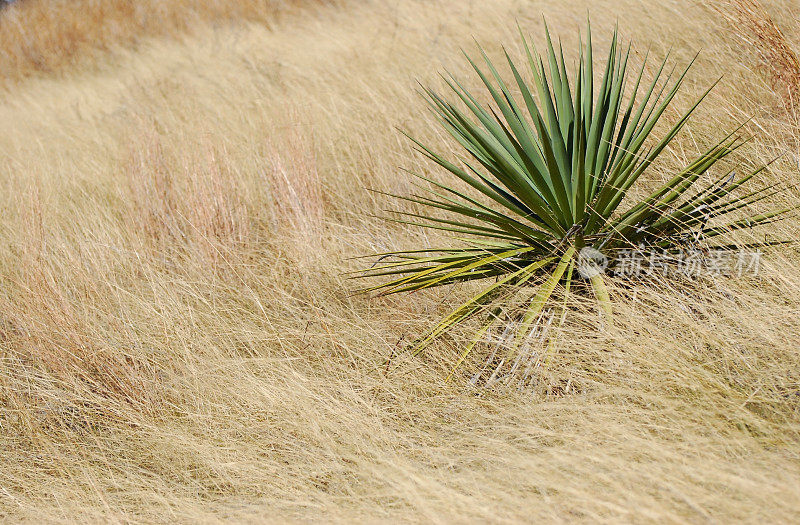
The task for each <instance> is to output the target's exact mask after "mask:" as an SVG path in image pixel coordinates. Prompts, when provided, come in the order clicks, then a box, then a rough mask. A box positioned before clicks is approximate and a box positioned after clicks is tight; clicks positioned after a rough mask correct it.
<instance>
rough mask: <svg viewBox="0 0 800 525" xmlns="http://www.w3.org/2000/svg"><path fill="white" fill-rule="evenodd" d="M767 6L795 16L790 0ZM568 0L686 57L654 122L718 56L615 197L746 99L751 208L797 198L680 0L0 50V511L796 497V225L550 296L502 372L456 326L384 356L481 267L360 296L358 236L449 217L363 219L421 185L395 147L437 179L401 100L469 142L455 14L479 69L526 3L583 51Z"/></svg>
mask: <svg viewBox="0 0 800 525" xmlns="http://www.w3.org/2000/svg"><path fill="white" fill-rule="evenodd" d="M33 1H34V0H31V2H33ZM73 4H81V5H82V6H84V8H85V10H86V12H87V13H89V12H92V11H91V9H92V6H93V5H94V3H93V2H86V3H83V2H73ZM764 8H765V9H766V10H767V11H768V12H769V13H770V15H771V16H772V19H773V20H775V21H777V23H778V24H779V25H780V26H781V27H780V29H781V31H782V35H783V37H784V38H785V39H786V41H787V42H794V41H796V40H797V38H796V37H797V35H798V31H800V26H797V25H796V22H793V21H794V20H796V19H797V18H796V17H793V16H791V13H792V9H793V5H792V4H791V3H789V2H781V1H776V2H770V3H769V4H767V3H766V2H765V3H764ZM587 10H588V11H589V13H590V16H591V19H592V24H593V25H592V27H593V30H594V35H595V45H596V46H597V48H598V49H603V50H607V49H608V45H609V44H610V35H611V33H612V30H613V26H614V23H615V22H616V21H617V20H619V23H620V32H621V36H622V37H623V38H624V39H626V40H627V39H629V38H630V39H632V40H633V41H634V42H635V47H634V48H633V53H632V58H631V60H632V63H636V64H641V63H642V62H641V60H642V59H643V58H644V53H645V51H646V49H647V48H648V47H649V48H650V54H651V56H655V57H659V58H663V57H664V56H665V55H666V53H667V50H668V49H669V48H672V50H673V51H672V58H671V59H670V64H673V63H674V64H677V65H678V66H679V67H680V66H685V65H686V64H687V63H688V62H689V61H690V60H691V58H692V56H693V55H694V52H695V51H697V50H701V51H702V54H701V55H700V57H699V58H698V60H697V62H696V64H695V66H693V68H692V71H691V72H690V73H689V75H688V76H687V78H686V80H685V82H684V86H683V88H682V93H683V94H682V95H679V96H678V97H676V100H675V109H674V110H670V111H668V112H667V113H666V114H665V115H664V117H663V119H664V126H663V127H662V128H661V129H660V132H663V131H665V130H668V129H669V128H668V126H669V124H674V122H675V120H676V119H677V118H679V117H680V115H681V114H682V113H683V112H684V111H685V110H686V109H688V107H689V106H690V105H691V103H692V102H693V100H695V99H696V98H697V96H699V95H700V94H702V93H703V91H704V90H705V89H706V88H707V87H708V86H709V84H710V82H711V81H713V79H716V78H717V77H719V76H720V75H724V77H723V79H722V81H721V82H720V84H719V85H718V86H717V88H716V89H715V90H713V91H712V92H711V93H710V94H709V95H708V97H707V98H706V100H705V102H704V103H703V105H701V106H700V107H699V108H698V109H697V110H696V111H695V114H694V116H693V118H692V120H691V122H690V124H688V126H687V128H685V129H684V130H683V131H682V132H681V133H680V134H679V135H678V136H677V137H676V139H675V140H674V141H673V142H672V143H671V144H670V145H669V147H668V148H667V149H666V150H665V152H664V154H663V155H662V158H660V159H659V161H658V162H657V163H656V164H654V166H653V167H651V169H650V170H649V171H650V173H649V175H648V176H647V177H645V178H643V179H642V180H640V181H639V183H637V185H641V189H640V190H632V191H633V194H632V198H633V199H634V201H633V202H636V200H637V199H640V198H643V197H646V195H647V194H649V192H650V191H652V190H653V189H654V188H656V187H657V186H658V185H659V184H660V183H664V182H666V181H667V180H669V179H670V178H671V177H672V176H674V174H675V173H676V172H677V170H680V169H681V168H682V167H683V166H685V165H686V164H687V162H691V159H693V158H696V157H697V155H698V154H699V153H701V152H703V151H705V150H706V149H708V148H709V147H710V146H712V145H713V144H715V143H716V141H717V140H718V139H719V138H721V137H720V133H721V130H730V129H732V128H733V127H735V125H736V123H737V122H739V121H742V120H744V119H746V118H748V117H753V120H752V121H750V122H749V123H748V124H747V125H746V128H745V131H746V132H748V133H750V134H752V135H753V136H754V139H753V140H752V141H750V142H748V143H747V144H745V145H744V146H742V147H741V148H740V149H739V150H737V151H736V152H734V153H733V154H731V156H730V157H731V159H730V163H732V164H730V166H733V165H735V166H741V167H740V168H739V167H737V169H739V170H741V172H740V175H742V174H745V173H747V172H748V169H755V168H756V167H758V166H759V165H761V164H764V163H767V162H769V161H770V160H771V159H772V158H774V157H775V156H776V155H778V154H783V156H781V157H780V158H779V159H778V160H777V161H776V162H775V163H774V164H772V165H771V166H770V169H769V170H767V171H765V172H762V173H760V174H759V175H758V180H759V182H760V183H762V184H769V185H779V184H780V185H785V186H786V187H787V190H786V191H784V192H782V193H780V194H778V195H775V196H773V197H771V199H770V200H769V202H768V203H766V204H768V205H769V207H770V208H775V209H780V208H784V207H788V206H792V205H795V204H796V203H797V199H799V198H800V192H798V190H797V189H796V187H795V185H796V183H797V180H798V176H800V173H799V170H798V158H797V154H798V139H800V130H798V129H797V127H796V123H795V122H796V121H795V120H794V119H792V118H791V117H790V116H789V115H788V113H787V111H786V109H785V105H784V104H783V102H782V100H783V95H782V93H781V92H779V91H777V90H773V88H772V81H771V80H770V78H769V76H768V75H766V74H765V72H764V70H763V69H762V68H760V67H759V66H758V64H756V63H754V62H753V61H751V58H752V57H753V56H755V55H752V54H748V53H744V52H743V48H742V46H743V45H744V44H742V41H741V39H740V38H739V37H738V36H737V35H736V34H733V33H729V24H728V22H727V21H726V20H724V18H723V17H720V15H719V14H718V13H717V12H715V11H714V10H713V9H709V8H708V7H707V6H704V5H701V4H699V3H697V2H690V1H688V0H687V1H685V0H666V1H664V2H658V3H653V2H642V1H632V0H625V1H622V2H619V1H615V2H611V1H605V0H603V1H600V2H583V1H577V2H570V3H568V4H564V3H563V2H556V1H543V2H520V1H518V0H497V1H495V2H477V1H476V2H469V1H467V2H464V1H451V0H436V1H433V2H431V1H415V0H408V1H405V0H404V1H401V2H378V1H375V2H371V1H367V2H352V3H342V4H341V5H336V6H333V5H316V4H315V5H303V6H301V7H298V8H296V11H294V12H291V13H286V14H284V15H282V16H281V17H280V18H278V19H275V21H273V22H270V23H269V24H268V26H269V27H268V26H267V25H265V24H264V23H263V22H262V21H260V20H263V19H258V20H255V21H253V19H249V18H247V17H245V18H236V19H230V18H229V19H227V20H226V21H224V22H219V23H213V24H212V23H208V21H207V20H208V19H207V18H204V17H196V18H193V19H192V22H191V27H189V28H188V29H191V34H187V35H186V36H183V37H180V38H175V35H177V33H175V34H170V35H169V36H157V37H152V38H137V41H136V46H135V48H133V47H130V46H128V44H129V43H130V40H126V39H124V38H123V39H121V44H123V45H119V46H117V45H109V46H107V47H108V49H107V50H106V51H103V52H100V51H97V50H96V48H92V49H94V50H93V51H86V52H84V51H82V52H80V53H79V54H78V55H76V56H80V58H76V59H75V60H72V59H71V60H70V62H72V63H73V65H71V66H61V68H60V71H59V73H58V74H57V75H51V74H46V73H42V72H37V73H35V74H33V76H32V77H30V78H27V79H25V80H19V75H18V74H17V73H14V72H13V71H12V72H11V73H9V77H8V78H7V79H6V83H7V84H8V88H7V90H6V91H5V92H4V93H3V94H2V99H3V100H2V105H0V122H2V126H3V131H4V132H3V133H2V134H0V167H2V170H1V171H0V177H2V181H3V184H2V187H3V188H4V190H3V192H2V193H0V199H2V206H3V210H4V213H3V216H2V218H0V359H2V363H1V365H2V366H0V450H1V452H0V461H1V462H2V465H3V467H2V469H0V517H1V518H4V519H6V520H8V521H13V522H16V521H21V520H22V521H31V522H41V521H43V520H44V521H64V522H72V521H89V522H95V521H114V522H143V523H144V522H147V523H150V522H167V521H169V522H176V521H178V522H191V523H195V522H220V521H250V522H263V521H276V522H285V521H287V520H307V519H312V518H323V519H325V520H329V521H342V522H344V521H353V520H358V521H369V522H373V521H394V520H397V519H402V520H407V521H420V522H421V521H439V522H453V521H455V522H465V521H471V520H478V521H495V522H510V521H534V520H553V521H559V522H560V521H566V522H570V521H579V522H587V523H596V522H617V521H626V522H631V521H633V522H659V523H662V522H673V523H674V522H708V521H710V522H721V523H725V522H736V521H748V522H753V523H764V522H787V523H788V522H792V521H793V519H794V518H796V516H797V514H798V513H799V512H800V351H799V350H798V349H799V348H800V254H798V252H797V249H796V247H793V246H788V247H786V246H783V247H772V248H769V249H765V250H764V255H763V257H762V262H761V267H760V272H759V274H758V275H757V276H753V275H745V276H743V277H741V278H735V277H734V278H728V277H715V278H710V279H704V280H700V281H697V282H695V283H671V284H661V285H658V284H653V283H651V284H647V283H643V284H641V285H637V286H627V285H625V284H624V283H621V282H617V281H615V280H613V279H611V280H609V281H608V283H607V285H608V292H609V294H610V296H611V300H612V301H613V305H614V317H613V323H608V322H605V323H601V322H599V320H598V316H597V312H596V307H595V305H594V304H592V303H591V302H584V301H583V300H581V299H580V297H578V296H575V295H570V296H567V298H568V301H569V302H570V305H569V306H570V310H571V311H572V312H573V315H571V316H570V318H569V319H568V320H566V321H565V322H564V323H563V324H560V328H559V327H558V326H559V324H558V323H557V322H555V321H553V322H552V323H551V324H550V328H549V329H547V334H546V337H545V336H544V335H543V337H542V338H541V340H540V341H539V342H538V343H537V341H534V342H533V344H532V345H531V347H530V352H531V370H530V376H529V377H528V378H527V380H526V381H525V382H524V387H522V388H519V385H520V383H519V382H513V381H484V380H477V381H471V379H472V378H474V377H476V376H477V377H485V376H479V375H478V374H481V373H483V374H487V375H491V374H492V373H493V371H492V370H484V371H482V368H484V367H485V365H486V363H487V355H488V352H489V351H490V350H491V348H490V347H487V346H486V345H484V347H483V348H481V349H480V351H476V352H474V353H473V354H471V355H470V356H469V358H468V359H467V361H466V362H465V363H464V364H463V365H462V367H461V368H460V369H459V371H458V373H457V374H456V375H455V376H454V377H453V378H452V379H451V380H450V381H449V382H445V380H444V379H445V377H446V376H447V374H448V372H449V371H450V369H451V367H452V363H453V362H455V360H457V358H458V355H459V352H460V351H461V350H462V348H463V346H464V344H465V342H467V341H469V340H470V337H471V334H472V333H473V332H474V330H475V328H477V326H472V325H469V324H468V323H467V325H465V326H464V327H460V328H458V329H456V330H453V331H452V332H451V333H450V334H449V335H448V337H445V338H442V339H441V340H439V341H437V342H435V343H434V344H432V345H431V346H429V347H428V348H427V349H426V351H425V352H424V353H421V354H419V355H418V356H417V357H413V358H412V357H411V356H410V355H409V354H408V352H404V350H405V349H407V347H408V343H409V342H410V340H411V339H413V338H414V337H416V336H417V335H419V334H420V333H424V330H425V328H426V327H429V326H430V325H431V323H432V322H434V321H435V320H436V319H438V318H440V317H441V316H442V315H443V314H446V313H447V312H448V311H449V310H451V309H452V308H453V307H454V306H456V305H458V304H460V303H463V301H464V300H466V299H467V298H468V297H470V296H471V295H474V292H475V289H474V288H472V287H471V286H469V284H470V283H465V285H463V286H454V287H440V288H437V289H432V290H421V291H419V292H416V293H414V294H411V295H393V296H389V297H383V298H371V297H369V296H364V295H353V293H352V292H353V291H354V290H355V289H357V288H358V287H359V284H358V283H354V282H352V281H350V280H348V279H347V276H346V273H347V272H350V271H354V270H358V269H360V268H363V262H362V261H359V260H352V259H351V258H352V257H355V256H360V255H363V254H364V253H370V252H387V251H392V250H403V249H414V248H417V247H420V246H435V245H437V244H440V243H441V242H445V241H446V240H447V239H448V236H447V235H446V234H442V235H441V236H440V235H439V234H437V233H435V232H431V231H425V230H420V229H418V228H414V227H410V226H404V225H398V224H393V223H387V222H384V221H381V220H379V219H376V218H375V217H374V216H375V215H383V214H385V213H384V211H383V210H384V209H385V208H390V207H391V208H396V207H397V203H396V202H390V201H389V200H388V199H387V198H385V197H384V196H383V195H382V194H381V193H380V192H387V193H396V194H402V195H409V194H411V193H412V192H413V191H414V186H413V185H412V181H413V179H412V178H411V177H409V176H407V175H406V174H404V173H403V172H402V171H400V170H399V169H398V168H399V167H403V168H407V169H409V170H411V171H415V172H419V173H422V174H425V175H426V176H427V175H430V176H433V177H440V176H441V175H442V173H441V172H440V171H437V170H434V169H433V168H432V167H431V166H430V165H429V163H426V162H425V161H424V159H421V158H420V157H419V156H418V155H414V154H413V152H412V148H411V144H410V143H409V141H408V140H407V139H405V138H404V137H402V135H400V134H399V133H398V132H397V130H396V128H397V127H400V128H403V129H405V130H407V131H408V132H409V133H410V134H412V135H413V136H414V137H416V138H418V139H419V140H420V141H423V142H424V143H425V144H426V145H430V146H431V147H433V148H435V149H436V150H437V151H441V152H443V153H446V154H452V155H455V154H457V153H458V149H457V148H455V147H454V146H453V144H452V143H451V142H450V141H449V140H448V139H447V137H446V136H445V134H444V133H443V132H442V130H441V129H440V127H438V126H437V125H436V124H435V122H434V119H433V117H432V116H431V114H430V112H429V111H428V110H427V109H426V105H425V102H424V100H423V99H422V98H421V97H420V96H419V95H418V94H417V93H416V92H415V89H416V84H415V80H416V79H419V80H421V81H422V82H423V83H424V84H426V85H433V86H438V88H439V89H441V88H442V81H441V79H439V77H437V71H440V70H441V69H443V68H447V69H448V70H450V71H452V72H453V73H454V74H455V75H456V76H457V77H458V78H463V79H466V82H467V84H466V87H467V88H468V89H470V90H471V91H474V92H479V88H480V84H479V82H480V80H478V79H476V78H475V77H474V76H471V75H469V71H468V68H469V65H468V64H466V63H465V62H464V60H463V58H462V56H460V54H459V48H460V47H464V48H466V49H470V50H474V49H475V47H474V45H475V44H474V42H473V41H472V37H473V36H474V37H475V38H476V39H477V41H478V42H480V43H481V44H482V45H483V46H484V47H485V48H486V51H487V53H488V54H489V56H490V57H492V59H496V60H497V62H498V63H499V61H500V59H501V58H502V51H501V49H500V47H499V46H500V44H501V43H502V44H505V45H506V46H507V47H508V50H509V54H510V55H511V56H512V58H514V59H515V60H518V61H522V60H523V57H524V49H522V48H521V46H520V45H519V39H518V38H517V37H516V36H515V31H516V29H515V28H516V23H517V22H519V24H520V25H521V26H522V27H524V28H525V30H526V33H530V34H531V35H533V39H534V40H535V41H536V44H537V46H541V45H542V44H544V40H543V35H544V33H543V27H544V26H543V24H542V18H541V15H542V13H544V14H545V15H546V17H547V20H548V23H549V25H550V28H551V30H552V32H553V33H554V34H558V35H560V36H561V37H562V38H563V39H564V49H565V53H566V54H567V56H566V59H567V61H568V62H570V61H574V60H576V59H577V56H576V55H575V54H574V51H576V50H577V49H578V31H579V30H580V29H581V28H583V27H585V18H586V13H587ZM3 16H5V13H0V18H2V17H3ZM124 20H126V19H123V21H122V22H120V24H121V25H124V23H125V22H124ZM204 20H205V21H204ZM793 24H794V25H793ZM123 33H124V32H123ZM149 33H150V34H161V35H164V33H163V32H162V31H160V30H159V31H149ZM21 34H23V35H24V34H27V33H25V32H23V33H21ZM3 36H4V38H5V34H3ZM112 41H113V39H112V40H109V42H112ZM56 47H58V46H56ZM90 47H91V46H90ZM571 63H574V62H571ZM598 65H599V64H598ZM596 69H597V70H598V74H599V73H600V71H602V69H601V68H596ZM655 73H656V71H655V70H654V69H652V68H646V69H645V77H649V78H652V76H653V75H655ZM726 162H728V160H726ZM721 173H723V171H722V168H720V171H719V172H715V174H721ZM370 189H372V190H378V191H377V192H376V191H369V190H370ZM409 210H411V208H409ZM798 226H800V221H798V219H796V218H791V217H790V218H788V219H787V220H785V221H781V222H779V223H774V224H770V225H766V226H764V227H762V229H761V230H758V231H757V232H756V231H755V230H754V232H753V233H752V234H744V235H743V236H741V240H742V241H748V240H756V239H758V240H764V235H765V234H766V235H767V238H768V239H778V238H793V237H796V235H797V234H796V232H797V229H798ZM762 230H763V231H762ZM748 236H749V237H748ZM562 292H563V290H562V289H561V288H560V287H557V288H556V289H555V290H554V292H553V294H554V295H553V297H554V298H559V297H562V298H563V293H562ZM541 331H542V332H544V331H546V330H545V328H544V327H542V328H541ZM537 344H538V346H537ZM388 357H392V361H391V363H392V365H393V366H391V367H388V368H387V366H386V363H387V358H388Z"/></svg>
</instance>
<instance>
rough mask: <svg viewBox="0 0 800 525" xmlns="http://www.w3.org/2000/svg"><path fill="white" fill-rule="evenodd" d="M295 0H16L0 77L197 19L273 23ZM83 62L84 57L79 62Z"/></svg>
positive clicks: (176, 29)
mask: <svg viewBox="0 0 800 525" xmlns="http://www.w3.org/2000/svg"><path fill="white" fill-rule="evenodd" d="M303 3H305V2H298V1H297V0H235V1H231V0H204V1H203V2H195V1H191V0H169V1H166V2H165V1H160V0H146V1H141V0H137V1H135V2H134V1H131V0H81V1H78V2H76V1H74V0H21V1H17V2H14V3H12V4H10V5H7V6H5V10H4V12H3V15H2V16H0V49H2V50H3V53H2V54H0V71H1V72H2V73H0V79H2V80H4V81H7V80H8V79H19V78H21V77H27V76H30V75H32V74H36V73H42V72H53V71H58V70H61V69H62V68H63V67H64V66H68V65H74V64H75V63H76V62H78V61H81V60H83V59H84V58H85V55H87V54H89V55H90V56H92V55H93V56H97V51H102V50H109V49H116V48H117V47H119V46H120V45H123V46H130V45H136V44H137V43H139V42H141V41H142V40H143V39H144V38H147V37H153V36H173V37H177V36H181V35H183V34H185V33H186V32H187V31H191V30H192V29H194V28H195V27H197V25H198V23H203V22H208V23H220V22H222V23H227V22H232V21H237V22H242V21H244V22H260V23H264V24H273V23H275V22H276V21H277V20H278V19H279V18H280V17H281V16H283V15H285V14H286V13H287V12H290V11H293V10H296V8H297V6H298V5H301V4H303ZM84 65H86V62H85V61H84Z"/></svg>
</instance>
